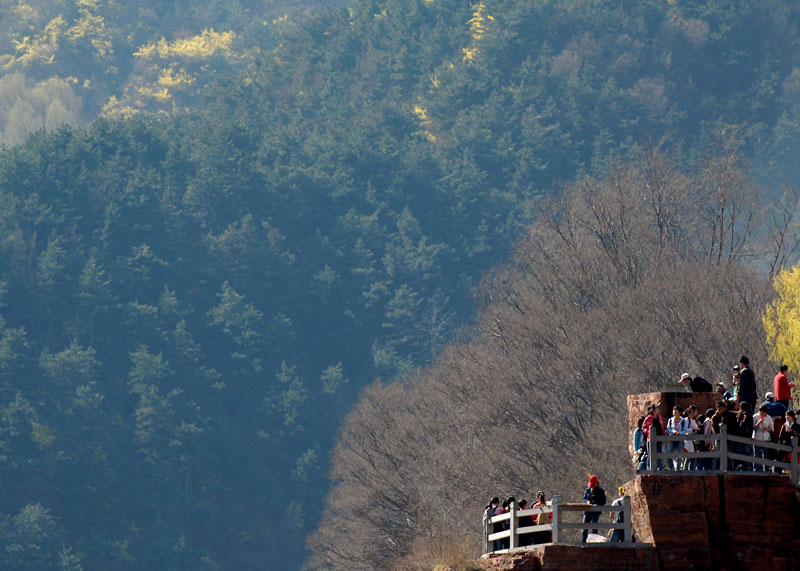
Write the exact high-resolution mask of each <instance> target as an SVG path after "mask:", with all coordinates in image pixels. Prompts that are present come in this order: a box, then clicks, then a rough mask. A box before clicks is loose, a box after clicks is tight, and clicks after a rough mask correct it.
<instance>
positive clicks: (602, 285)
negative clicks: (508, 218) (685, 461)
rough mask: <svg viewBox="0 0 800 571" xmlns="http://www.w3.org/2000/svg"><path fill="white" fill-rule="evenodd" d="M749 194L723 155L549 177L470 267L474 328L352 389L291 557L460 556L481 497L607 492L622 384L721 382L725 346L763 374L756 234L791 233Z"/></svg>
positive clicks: (367, 561) (762, 290)
mask: <svg viewBox="0 0 800 571" xmlns="http://www.w3.org/2000/svg"><path fill="white" fill-rule="evenodd" d="M759 192H760V191H759V190H758V189H756V188H755V187H754V186H753V184H752V183H751V182H750V179H749V178H748V176H747V174H746V172H745V171H744V170H743V169H742V167H741V166H740V163H739V162H738V160H737V159H736V157H735V154H734V153H730V152H723V153H721V154H719V155H718V156H716V157H713V158H711V159H709V160H707V161H706V162H705V163H704V164H703V165H702V167H701V168H700V169H698V171H697V172H696V173H694V174H689V173H687V172H685V171H684V170H682V169H681V168H679V166H678V165H677V163H676V162H674V161H672V160H670V159H669V158H665V157H664V156H663V155H662V154H660V153H659V152H658V151H656V150H654V151H651V152H648V153H645V154H644V155H643V157H642V158H641V160H640V161H639V162H638V163H637V164H635V165H623V166H620V167H619V168H617V169H616V170H615V171H614V172H611V173H608V174H607V175H606V176H603V177H596V178H592V177H589V178H586V179H584V180H582V181H580V182H578V183H576V184H573V185H571V186H569V187H568V188H565V189H564V191H563V193H562V197H561V199H560V200H559V201H557V202H554V203H552V204H551V205H549V208H548V209H546V210H543V212H545V214H543V215H542V216H541V218H540V220H539V221H538V222H537V223H536V224H535V225H533V226H532V227H531V228H530V231H529V234H528V236H526V237H525V239H523V240H522V241H521V243H520V244H519V246H518V248H517V249H516V253H515V256H514V258H513V260H512V262H511V263H509V264H508V265H507V266H506V267H503V268H501V269H498V270H497V271H496V272H494V273H493V274H492V275H491V276H490V277H488V278H487V279H486V280H485V283H484V284H483V287H482V289H481V311H480V319H479V324H478V326H477V331H476V332H475V334H474V336H473V337H472V338H471V339H470V340H468V341H465V342H462V343H457V344H454V345H452V346H450V347H449V348H448V349H446V350H445V351H444V353H443V354H442V356H441V357H440V358H439V359H438V361H437V362H436V364H435V365H434V366H432V367H431V368H430V369H428V370H426V371H423V372H420V373H418V374H416V375H415V376H413V377H411V378H408V379H407V380H405V381H403V382H401V383H395V384H390V385H386V386H383V385H380V384H375V385H373V386H371V387H369V388H367V389H366V390H365V391H364V392H363V394H362V396H361V399H360V402H359V403H358V405H357V406H356V408H355V410H354V411H353V412H352V413H351V414H350V415H349V417H348V418H347V420H346V422H345V424H344V427H343V429H342V433H341V438H340V442H339V444H338V446H337V448H336V450H335V457H334V461H333V468H332V477H333V480H334V482H335V486H334V488H333V490H332V492H331V493H330V496H329V498H328V501H327V507H326V511H325V515H324V518H323V521H322V522H321V525H320V527H319V529H318V531H317V532H316V534H315V535H314V536H313V537H312V539H311V540H310V543H309V545H310V548H311V549H312V553H313V555H312V558H311V559H310V562H309V567H311V568H315V569H316V568H319V569H392V568H395V569H413V568H417V567H415V565H416V564H417V563H419V564H420V565H421V566H420V567H419V568H423V567H425V566H426V565H427V566H428V567H427V568H431V567H433V566H434V565H435V564H436V563H437V562H438V563H447V561H446V559H447V557H448V555H447V552H448V550H449V549H452V546H459V545H460V546H462V547H461V548H460V549H461V552H464V553H471V554H477V550H478V549H479V533H480V527H481V526H480V518H481V514H482V508H483V506H484V505H485V503H486V501H487V500H488V498H489V497H490V496H492V495H495V494H496V495H499V496H504V495H515V496H516V497H517V498H522V497H526V498H528V499H532V498H533V497H534V495H535V493H536V491H537V490H539V489H542V490H544V491H545V492H546V493H547V496H548V498H550V497H551V496H553V495H555V494H557V495H559V496H560V497H561V498H562V499H563V500H567V501H579V500H580V499H581V497H582V492H583V489H584V487H585V485H586V484H585V482H586V477H587V475H588V474H589V473H596V474H598V475H599V477H600V480H601V485H605V487H606V489H607V490H613V489H614V486H616V485H618V484H620V483H622V482H625V481H627V480H628V479H630V478H631V476H632V474H633V471H632V465H631V462H630V459H629V458H628V447H627V440H628V438H629V434H628V429H627V426H626V421H627V411H626V409H625V396H626V395H627V394H631V393H638V392H644V391H649V390H653V389H655V388H657V387H658V386H660V385H661V384H663V383H664V382H665V381H668V380H670V379H675V378H676V377H677V376H679V375H680V374H681V373H682V372H684V371H688V372H690V373H692V374H693V375H701V376H703V377H705V378H707V379H711V380H717V379H725V380H727V379H728V374H729V371H730V366H731V364H732V363H733V362H735V361H736V360H737V359H738V357H739V356H740V355H741V354H747V355H749V356H750V359H751V362H752V363H753V364H754V365H755V369H756V374H757V376H759V374H760V376H759V381H760V384H761V385H762V386H765V385H766V383H767V382H768V381H769V380H770V379H771V376H770V375H769V374H768V371H772V370H773V366H774V364H773V363H770V362H769V361H768V360H767V355H766V350H765V347H764V334H763V331H762V326H761V312H762V311H763V308H764V305H765V303H766V301H767V298H768V296H769V295H770V294H769V288H768V287H767V283H768V281H767V276H768V273H769V272H771V271H772V268H770V264H771V263H772V260H774V259H781V256H784V254H785V253H781V252H778V253H775V251H774V248H773V251H771V252H770V253H769V254H765V253H764V252H766V251H768V250H767V249H764V248H761V246H760V243H761V242H759V240H760V239H761V238H762V237H763V238H764V239H765V240H767V241H769V240H773V241H774V240H775V239H776V238H775V237H776V236H780V235H781V233H782V234H783V235H785V236H795V234H793V232H794V229H793V228H790V227H789V226H788V225H787V224H785V225H784V226H783V227H780V224H778V225H777V226H775V228H773V229H772V230H769V229H767V230H765V231H764V234H763V236H762V234H759V232H760V230H759V227H760V226H759V224H760V223H761V222H763V221H769V222H771V223H772V222H775V220H777V219H778V218H775V217H772V216H770V217H767V216H766V215H765V214H764V212H763V211H762V210H760V209H759V207H758V204H757V201H756V197H757V196H758V194H759ZM791 207H792V205H789V206H788V207H787V208H791ZM783 212H784V213H785V212H786V210H784V211H783ZM757 222H758V223H759V224H757ZM767 232H772V233H769V234H768V233H767ZM776 232H777V233H776ZM757 238H758V239H757ZM785 241H786V242H787V243H792V240H791V239H786V240H785ZM776 256H777V258H776ZM759 260H764V262H763V266H757V265H755V264H754V263H753V261H756V262H758V261H759ZM764 268H766V269H764ZM609 494H611V492H610V491H609ZM465 538H466V541H467V545H468V547H467V548H466V551H465V550H464V548H463V545H464V541H465ZM437 559H438V560H437Z"/></svg>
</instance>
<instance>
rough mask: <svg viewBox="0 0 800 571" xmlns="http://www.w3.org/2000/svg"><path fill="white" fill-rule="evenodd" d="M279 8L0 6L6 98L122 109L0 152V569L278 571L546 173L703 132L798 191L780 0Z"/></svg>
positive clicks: (534, 209)
mask: <svg viewBox="0 0 800 571" xmlns="http://www.w3.org/2000/svg"><path fill="white" fill-rule="evenodd" d="M4 6H5V8H3V9H4V10H12V8H11V7H9V6H10V5H4ZM25 6H29V8H30V9H28V8H25ZM282 6H284V5H283V4H280V3H275V2H273V3H253V4H252V5H250V4H247V5H245V4H244V3H235V2H234V3H211V4H209V3H198V2H187V3H181V4H177V5H176V4H174V3H161V4H159V3H155V4H153V3H151V4H149V5H147V6H145V5H144V4H136V3H134V4H131V3H115V4H110V3H102V2H91V1H88V0H81V1H79V2H76V3H74V4H71V3H66V4H65V3H57V4H52V5H51V4H47V5H46V6H45V5H44V4H42V5H41V6H38V5H33V4H30V5H28V4H25V5H23V4H18V5H17V8H15V9H14V10H16V11H13V10H12V12H11V13H10V14H11V15H9V16H8V17H7V18H4V19H2V20H0V21H2V25H3V26H6V25H8V26H10V25H11V23H12V22H17V24H19V22H21V21H22V20H21V19H22V18H23V16H24V17H25V18H28V20H24V21H25V22H28V23H27V24H24V25H23V24H19V25H20V26H22V27H21V28H20V31H18V32H13V34H17V35H13V34H12V35H9V36H6V37H8V38H11V39H10V40H9V42H12V43H9V44H8V45H7V47H6V48H4V51H3V50H0V51H3V53H6V55H7V58H6V64H7V66H6V70H7V73H8V74H7V75H6V76H5V77H4V78H3V79H0V85H2V82H3V81H6V82H8V83H7V84H6V85H8V86H9V93H13V94H15V95H13V97H12V96H11V95H9V97H8V98H7V102H8V105H6V108H8V109H11V108H13V107H14V106H16V105H23V103H20V102H24V104H27V105H30V106H31V108H32V109H33V110H34V111H33V112H35V113H36V114H38V115H37V117H39V118H40V119H41V117H45V118H46V117H47V116H48V113H49V114H50V115H49V116H50V117H52V118H57V117H59V116H64V112H66V113H67V114H68V115H69V114H73V115H74V116H78V115H80V116H81V121H83V120H86V119H88V118H91V117H93V116H94V115H93V114H94V113H97V112H100V110H101V109H102V108H103V107H104V106H106V105H107V104H109V101H110V98H111V97H112V96H114V97H116V102H114V103H113V104H112V105H110V106H108V107H106V115H107V116H106V117H103V118H101V119H99V120H96V121H94V122H92V123H91V124H90V125H88V126H87V127H86V128H85V129H83V128H63V129H60V130H57V131H55V132H48V133H45V132H38V133H36V134H35V135H34V136H33V137H31V138H30V140H29V141H27V142H26V143H25V144H24V145H20V146H16V147H13V148H7V149H5V150H4V151H3V152H2V154H0V205H2V208H0V282H2V288H0V291H2V298H1V299H0V301H2V304H3V305H2V306H1V307H0V316H1V317H2V320H0V419H2V424H0V482H9V483H10V482H14V485H13V486H12V485H10V484H9V485H5V484H4V485H0V514H2V517H1V518H0V520H1V521H0V524H1V525H0V544H2V546H3V549H2V550H0V554H3V555H0V556H2V557H7V558H10V559H7V560H4V561H2V564H5V565H6V566H11V565H16V566H22V565H25V564H27V565H29V566H34V567H37V568H47V566H50V567H57V566H58V565H62V563H59V561H62V559H63V560H64V561H67V562H68V563H69V565H72V567H70V568H77V566H78V565H81V566H84V567H85V568H97V567H103V566H109V565H110V566H113V567H114V568H118V569H152V568H203V567H204V566H205V567H209V568H214V567H215V565H216V566H219V567H220V568H225V569H229V568H230V569H233V568H235V569H263V568H265V567H267V568H271V569H281V570H282V569H287V568H293V567H296V566H298V565H299V563H298V562H300V561H302V560H303V558H304V556H305V554H306V551H305V538H306V536H307V535H308V533H309V532H310V531H311V530H313V529H314V528H315V527H317V525H318V524H319V522H320V517H321V513H322V507H323V501H324V497H325V494H326V492H327V490H328V487H329V486H330V480H329V479H328V476H327V474H328V467H329V463H330V454H331V450H332V449H333V446H334V440H335V439H336V434H337V430H338V429H339V427H340V425H341V422H342V419H343V418H344V417H345V414H346V413H347V412H348V411H349V410H350V409H351V408H352V406H353V404H354V403H355V402H356V400H357V399H358V396H359V394H360V393H361V392H362V390H364V389H365V387H368V386H372V385H373V383H374V382H375V381H376V380H380V381H381V382H383V383H385V382H388V381H394V380H399V379H401V378H403V377H404V376H406V375H408V374H410V373H413V372H414V371H416V370H417V368H419V367H423V366H427V365H430V364H431V363H433V362H435V360H436V359H437V357H439V356H440V355H441V353H442V351H443V349H444V347H445V346H447V343H448V342H449V341H450V340H451V339H452V338H453V336H454V334H455V332H457V331H458V330H459V329H460V328H461V327H462V326H463V325H464V324H465V323H469V322H470V319H471V315H472V311H473V306H472V301H471V298H472V299H474V298H476V297H477V299H479V300H480V299H481V296H482V295H483V294H482V293H481V292H483V291H487V290H482V289H480V288H479V287H478V285H479V283H480V279H481V275H482V273H483V272H486V271H488V270H490V269H491V268H492V267H494V266H496V265H497V264H498V263H502V262H503V261H505V260H506V259H507V258H508V255H509V252H510V251H511V248H512V246H511V245H512V244H513V243H514V240H515V239H516V238H517V237H518V236H519V235H520V234H521V233H525V232H527V228H528V227H529V225H530V224H531V223H532V222H533V221H534V220H535V219H536V216H537V215H538V214H540V213H541V212H542V209H543V208H544V212H545V213H546V212H547V211H548V209H549V208H550V207H549V206H543V204H547V202H546V199H548V198H550V197H552V196H553V195H554V194H556V192H555V191H554V190H553V189H554V188H556V187H557V185H558V184H560V182H561V181H564V180H571V179H574V178H576V177H579V176H580V175H581V173H587V172H590V171H591V172H594V173H602V172H605V171H607V170H608V169H609V168H612V167H613V166H614V165H616V164H617V161H618V159H619V158H620V157H625V156H627V155H637V154H639V153H640V151H641V150H642V149H643V148H646V147H648V145H649V144H650V142H653V144H654V145H655V144H657V143H658V142H659V141H663V143H662V146H663V147H665V148H678V147H680V148H682V149H683V150H684V154H683V155H681V156H683V157H686V160H685V162H687V163H693V162H694V163H698V164H701V163H702V160H703V156H704V155H705V154H706V153H707V152H710V151H712V150H713V149H714V146H715V145H716V144H717V139H716V138H715V137H716V135H717V134H718V133H722V132H723V131H724V133H725V135H724V137H723V138H726V139H731V140H733V141H735V142H736V143H737V144H739V151H740V153H741V154H743V155H744V156H745V157H748V158H751V159H752V160H753V161H755V162H756V164H759V165H764V170H763V171H762V172H763V174H765V175H766V174H767V173H769V174H770V176H771V177H773V178H778V177H779V178H785V177H786V176H789V175H792V174H793V171H791V169H790V168H789V167H790V166H791V167H792V168H794V166H792V165H793V163H792V162H791V160H792V159H793V156H794V155H793V154H792V147H791V145H790V143H791V142H792V141H794V140H796V135H797V127H796V126H797V121H796V119H797V116H798V115H797V113H798V109H797V97H796V91H797V83H798V77H800V76H798V73H800V72H798V71H797V68H798V65H799V64H798V57H800V56H798V54H799V53H800V51H798V50H796V49H790V47H792V46H796V44H797V33H796V31H795V28H794V27H793V25H792V22H795V21H797V16H798V10H800V8H796V7H794V5H793V4H785V3H779V2H773V3H768V4H767V5H765V4H764V3H763V2H759V3H755V2H749V1H745V0H739V1H736V2H725V3H721V2H720V3H712V2H708V3H705V4H703V5H702V7H696V6H695V7H688V6H685V5H684V4H683V3H680V2H676V3H669V2H661V1H655V0H652V1H647V2H639V1H637V2H633V1H630V2H622V3H616V4H614V5H613V6H611V5H609V4H607V3H604V2H586V1H580V2H578V1H575V2H559V3H545V2H539V1H517V2H484V3H477V4H474V5H471V4H469V3H464V2H456V1H455V0H416V1H406V0H403V1H377V0H376V1H365V2H358V3H353V4H350V5H348V6H346V7H336V8H335V9H331V10H326V9H323V10H320V11H319V13H317V12H315V11H312V12H311V13H309V14H306V15H305V16H303V17H299V16H293V15H292V14H290V15H289V17H288V18H286V19H284V18H283V16H282V13H283V10H281V9H279V8H280V7H282ZM314 6H316V4H315V5H314ZM765 6H766V7H765ZM67 8H69V9H68V10H67ZM246 10H249V12H248V11H246ZM61 14H63V15H64V16H63V23H62V22H61V21H59V20H58V18H59V15H61ZM254 15H257V16H258V17H255V16H254ZM12 16H13V17H12ZM100 16H102V18H100ZM15 18H16V19H15ZM98 18H100V19H98ZM264 18H266V20H265V19H264ZM53 21H56V24H53V27H51V28H50V30H51V31H50V32H48V34H50V35H47V34H46V33H45V31H46V30H47V26H48V25H49V23H52V22H53ZM264 21H267V22H268V24H267V25H264ZM101 23H102V24H103V25H101ZM78 24H80V26H78ZM84 24H85V26H86V28H85V30H84V28H83V27H81V26H83V25H84ZM15 25H16V24H15ZM25 26H28V27H27V28H26V27H25ZM31 26H33V27H31ZM76 26H78V27H77V28H76ZM212 28H213V32H212V31H211V29H212ZM26 30H28V31H26ZM81 30H84V31H85V32H86V33H85V34H84V35H81V34H82V33H83V32H82V31H81ZM104 30H105V31H104ZM12 31H13V30H12ZM90 32H91V33H90ZM101 32H102V33H101ZM231 32H233V34H231ZM20 34H22V35H20ZM25 34H27V36H26V35H25ZM104 34H105V35H104ZM25 37H28V38H29V39H28V40H24V38H25ZM162 37H163V38H164V39H163V41H162V40H161V38H162ZM37 38H38V39H37ZM52 38H55V39H57V40H58V49H55V48H54V46H55V45H56V44H55V43H53V42H55V40H53V41H51V39H52ZM104 38H105V39H104ZM106 39H107V40H108V42H110V44H108V43H107V42H106ZM13 41H17V42H18V43H17V44H14V43H13ZM26 41H27V42H28V43H27V44H26V43H25V42H26ZM19 42H22V43H19ZM109 45H110V48H109ZM24 46H29V47H30V49H28V48H24ZM33 46H38V47H37V48H36V49H34V47H33ZM18 48H19V49H18ZM23 48H24V49H23ZM112 48H113V49H112ZM103 50H106V51H103ZM109 50H110V51H109ZM23 52H24V54H29V53H30V54H36V57H35V58H33V59H32V60H30V61H29V63H30V65H28V64H25V65H23V63H24V61H23V60H18V59H17V58H19V57H21V55H20V54H23ZM134 52H135V53H138V54H139V55H136V56H135V55H134ZM103 54H106V55H105V56H104V55H103ZM109 54H110V55H109ZM51 55H52V56H53V57H52V58H51V57H50V56H51ZM106 57H107V59H103V58H106ZM37 58H38V59H37ZM42 58H44V59H42ZM98 58H99V59H98ZM51 59H52V61H51ZM25 61H28V60H25ZM15 66H16V67H15ZM19 66H22V67H19ZM26 66H27V67H26ZM51 66H55V67H52V69H56V67H57V68H58V70H59V71H58V72H57V73H56V72H54V71H51ZM87 70H89V71H87ZM15 74H17V75H15ZM18 74H23V75H18ZM53 74H55V75H57V76H58V77H59V78H61V79H57V80H51V79H48V78H51V77H54V76H55V75H53ZM68 77H75V78H76V80H75V81H73V80H69V81H67V79H66V78H68ZM87 79H88V80H89V83H88V84H86V80H87ZM12 84H13V85H12ZM181 86H183V87H186V90H185V91H180V89H182V87H181ZM12 87H13V89H12ZM164 89H166V95H165V92H164V91H163V90H164ZM82 90H87V91H82ZM95 90H96V91H95ZM0 92H2V89H0ZM34 95H35V97H34ZM56 99H57V100H58V101H59V102H60V103H59V104H56V102H55V100H56ZM0 100H2V98H0ZM59 105H60V106H59ZM62 107H63V110H64V111H62ZM0 109H2V106H0ZM135 109H140V111H141V112H139V113H131V112H130V111H131V110H135ZM9 113H10V112H9ZM59 114H60V115H59ZM81 114H83V115H81ZM6 116H7V117H8V118H9V119H8V121H7V126H8V124H11V123H12V122H13V121H16V120H20V121H21V120H22V118H24V117H26V116H25V114H19V113H16V112H14V113H10V114H7V115H6ZM71 116H72V115H71ZM37 120H38V119H37ZM59 122H60V121H55V119H54V123H48V124H57V123H59ZM68 122H70V121H68ZM22 123H25V122H24V121H22ZM25 124H29V125H33V123H30V122H28V123H25ZM38 124H39V123H37V125H38ZM23 127H24V125H23ZM23 127H20V128H19V129H20V130H18V131H17V133H25V132H27V131H26V130H25V129H27V127H26V128H23ZM732 132H734V133H735V134H736V136H734V137H732V138H731V137H730V135H731V133H732ZM20 139H21V136H20ZM781 152H783V154H781ZM767 159H769V160H767ZM702 164H705V163H702ZM675 168H676V169H678V166H677V165H676V166H675ZM598 176H599V174H598ZM710 188H712V187H705V188H704V190H703V192H707V191H709V189H710ZM773 191H774V189H769V190H768V191H766V190H765V193H766V192H773ZM698 192H700V191H698ZM575 271H576V272H577V270H575ZM554 279H556V278H555V277H554ZM598 279H599V278H598ZM554 287H555V286H554ZM759 299H760V298H759ZM579 301H580V300H579ZM586 303H589V302H588V301H587V302H586ZM620 303H622V301H620ZM556 325H558V324H556ZM388 386H389V387H396V388H391V389H385V390H396V391H403V390H405V389H403V388H402V387H403V386H404V385H392V384H389V385H388ZM382 390H384V389H374V388H370V389H367V392H366V393H365V394H366V395H367V397H368V396H369V395H370V394H372V393H373V392H376V391H377V392H381V391H382ZM361 406H363V404H362V405H361ZM389 428H391V427H389ZM576 430H577V429H576ZM576 434H577V435H580V432H577V433H576ZM379 437H380V438H382V437H383V435H382V434H380V435H378V434H377V433H376V438H379ZM31 521H32V522H34V524H30V525H29V524H28V522H31ZM87 521H91V522H92V525H91V526H87V523H86V522H87ZM41 530H44V531H41ZM30 562H33V563H30ZM63 565H67V563H64V564H63ZM63 565H62V567H63Z"/></svg>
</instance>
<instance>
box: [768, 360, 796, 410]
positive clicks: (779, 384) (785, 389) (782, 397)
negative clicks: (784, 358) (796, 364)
mask: <svg viewBox="0 0 800 571" xmlns="http://www.w3.org/2000/svg"><path fill="white" fill-rule="evenodd" d="M788 372H789V366H788V365H781V366H780V368H779V369H778V374H777V375H775V378H774V379H773V381H772V388H773V389H774V390H775V399H776V400H777V401H778V402H779V403H781V404H782V405H783V406H785V407H786V408H787V409H788V408H789V402H790V401H791V400H792V392H791V391H792V389H793V388H794V387H795V384H794V383H791V382H789V378H788V377H787V376H786V373H788ZM772 416H775V415H774V414H773V415H772Z"/></svg>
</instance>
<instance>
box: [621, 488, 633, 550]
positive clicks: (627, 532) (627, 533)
mask: <svg viewBox="0 0 800 571" xmlns="http://www.w3.org/2000/svg"><path fill="white" fill-rule="evenodd" d="M626 491H627V490H626ZM622 523H623V524H625V528H624V529H623V531H622V533H623V537H622V541H623V542H625V543H631V540H632V539H633V536H632V535H631V497H630V496H629V495H628V494H625V497H624V498H622Z"/></svg>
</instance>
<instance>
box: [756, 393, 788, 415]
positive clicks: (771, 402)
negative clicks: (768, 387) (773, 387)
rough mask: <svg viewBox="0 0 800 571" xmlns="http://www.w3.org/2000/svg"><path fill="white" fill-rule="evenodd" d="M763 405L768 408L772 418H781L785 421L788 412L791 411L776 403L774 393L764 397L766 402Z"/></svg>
mask: <svg viewBox="0 0 800 571" xmlns="http://www.w3.org/2000/svg"><path fill="white" fill-rule="evenodd" d="M761 404H762V406H765V407H767V414H768V415H770V416H771V417H773V418H774V417H776V416H780V417H781V418H783V419H785V418H786V411H787V410H789V407H787V406H785V405H783V404H781V403H779V402H778V401H776V400H775V395H774V394H773V393H772V392H768V393H767V394H765V395H764V402H762V403H761Z"/></svg>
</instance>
